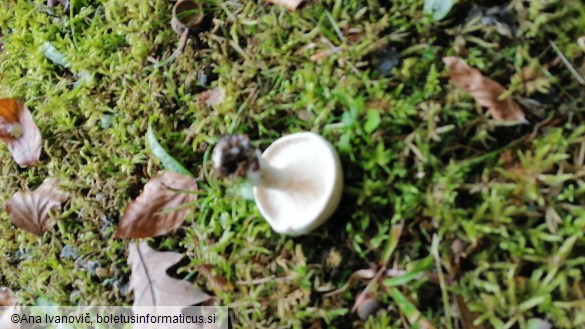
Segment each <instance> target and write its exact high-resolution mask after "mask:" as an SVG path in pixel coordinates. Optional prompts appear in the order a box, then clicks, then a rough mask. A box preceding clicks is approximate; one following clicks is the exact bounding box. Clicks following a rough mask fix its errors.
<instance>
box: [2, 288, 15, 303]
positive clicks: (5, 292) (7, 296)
mask: <svg viewBox="0 0 585 329" xmlns="http://www.w3.org/2000/svg"><path fill="white" fill-rule="evenodd" d="M14 305H16V296H14V293H13V292H12V290H10V289H9V288H6V287H2V288H0V306H14Z"/></svg>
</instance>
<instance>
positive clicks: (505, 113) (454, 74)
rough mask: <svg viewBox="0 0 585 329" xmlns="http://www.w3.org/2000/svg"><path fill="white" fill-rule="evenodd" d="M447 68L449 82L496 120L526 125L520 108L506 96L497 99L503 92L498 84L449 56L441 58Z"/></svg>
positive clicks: (461, 61)
mask: <svg viewBox="0 0 585 329" xmlns="http://www.w3.org/2000/svg"><path fill="white" fill-rule="evenodd" d="M443 62H444V63H445V65H447V67H448V68H449V71H450V73H451V81H452V82H453V84H455V85H456V86H457V87H459V88H462V89H464V90H465V91H467V92H468V93H469V94H470V95H471V96H472V97H473V98H474V99H475V101H476V102H477V104H479V105H480V106H483V107H486V108H487V109H488V111H489V113H490V114H491V116H492V117H493V118H494V119H496V120H504V121H517V122H520V123H527V122H528V121H526V118H525V116H524V111H522V108H521V107H520V106H519V105H518V104H517V103H516V102H515V101H514V100H513V99H512V97H510V96H508V97H506V98H504V99H501V100H500V99H499V98H500V96H501V95H502V94H503V93H504V92H505V89H504V87H503V86H502V85H501V84H499V83H498V82H496V81H494V80H492V79H490V78H488V77H486V76H484V75H482V74H481V72H479V70H478V69H475V68H472V67H470V66H469V65H468V64H467V63H466V62H465V61H464V60H463V59H461V58H458V57H454V56H450V57H445V58H443Z"/></svg>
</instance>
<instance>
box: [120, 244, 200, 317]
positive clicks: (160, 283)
mask: <svg viewBox="0 0 585 329" xmlns="http://www.w3.org/2000/svg"><path fill="white" fill-rule="evenodd" d="M129 248H130V252H129V255H128V264H129V265H130V267H131V269H132V275H131V276H130V288H131V289H132V290H133V291H134V304H133V305H134V306H189V305H195V304H200V303H202V302H205V301H207V300H209V299H210V298H211V296H209V295H208V294H206V293H205V292H203V291H202V290H201V289H199V288H197V287H195V286H193V285H192V284H191V283H189V282H188V281H182V280H178V279H174V278H171V277H170V276H168V274H167V273H166V270H167V269H168V268H169V267H171V266H173V265H175V264H176V263H178V262H179V261H180V260H181V258H183V255H181V254H179V253H177V252H159V251H156V250H154V249H152V248H150V247H149V246H148V244H147V243H146V242H141V243H139V244H136V243H130V246H129Z"/></svg>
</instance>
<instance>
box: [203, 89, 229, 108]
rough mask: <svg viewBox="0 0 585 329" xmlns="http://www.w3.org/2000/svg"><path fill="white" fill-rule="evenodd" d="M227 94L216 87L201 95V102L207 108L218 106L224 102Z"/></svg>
mask: <svg viewBox="0 0 585 329" xmlns="http://www.w3.org/2000/svg"><path fill="white" fill-rule="evenodd" d="M224 98H225V92H224V91H223V89H222V88H221V87H215V88H212V89H209V90H206V91H204V92H202V93H200V94H199V101H200V102H201V103H204V104H205V105H207V106H217V105H219V104H221V103H222V102H223V100H224Z"/></svg>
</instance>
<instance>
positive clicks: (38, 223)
mask: <svg viewBox="0 0 585 329" xmlns="http://www.w3.org/2000/svg"><path fill="white" fill-rule="evenodd" d="M68 198H69V194H67V193H65V192H63V191H61V190H60V189H59V179H57V178H47V179H45V181H44V182H43V184H41V186H39V187H38V188H37V189H36V190H34V191H18V192H16V193H15V194H14V195H13V196H12V198H10V200H8V202H6V212H7V213H8V217H9V218H10V220H11V221H12V223H14V225H16V226H18V227H20V228H21V229H23V230H25V231H28V232H30V233H32V234H35V235H39V236H40V235H42V234H43V233H44V232H45V231H47V230H48V229H49V228H51V226H53V219H52V218H51V216H49V212H50V211H51V210H55V209H59V208H61V203H63V202H65V201H66V200H67V199H68Z"/></svg>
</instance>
